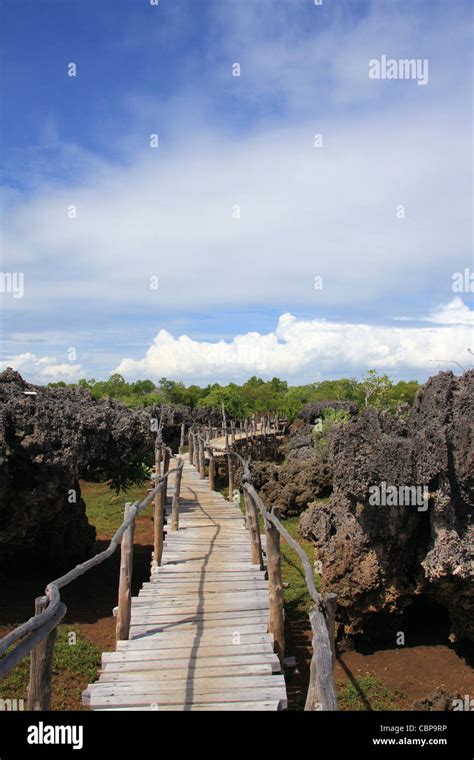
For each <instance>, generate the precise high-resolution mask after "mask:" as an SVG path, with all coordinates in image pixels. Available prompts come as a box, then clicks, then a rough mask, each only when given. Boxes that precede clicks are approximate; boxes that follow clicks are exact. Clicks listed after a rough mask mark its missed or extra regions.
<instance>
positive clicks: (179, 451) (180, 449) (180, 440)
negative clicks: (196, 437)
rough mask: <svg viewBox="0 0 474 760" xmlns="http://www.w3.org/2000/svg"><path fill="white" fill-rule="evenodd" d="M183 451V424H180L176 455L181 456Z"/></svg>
mask: <svg viewBox="0 0 474 760" xmlns="http://www.w3.org/2000/svg"><path fill="white" fill-rule="evenodd" d="M183 449H184V422H182V423H181V435H180V438H179V449H178V453H179V454H182V453H183Z"/></svg>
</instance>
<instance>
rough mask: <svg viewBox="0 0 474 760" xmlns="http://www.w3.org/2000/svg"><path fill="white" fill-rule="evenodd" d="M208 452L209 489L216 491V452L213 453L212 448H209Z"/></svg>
mask: <svg viewBox="0 0 474 760" xmlns="http://www.w3.org/2000/svg"><path fill="white" fill-rule="evenodd" d="M207 453H208V454H209V490H210V491H215V490H216V489H215V482H216V467H215V460H214V454H213V453H212V449H211V448H208V449H207Z"/></svg>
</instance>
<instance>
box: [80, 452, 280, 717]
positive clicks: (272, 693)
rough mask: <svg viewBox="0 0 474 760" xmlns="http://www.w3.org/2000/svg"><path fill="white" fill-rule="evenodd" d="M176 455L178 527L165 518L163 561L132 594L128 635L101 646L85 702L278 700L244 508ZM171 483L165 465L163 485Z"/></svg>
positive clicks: (163, 705)
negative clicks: (111, 648)
mask: <svg viewBox="0 0 474 760" xmlns="http://www.w3.org/2000/svg"><path fill="white" fill-rule="evenodd" d="M184 459H185V464H184V470H183V478H182V483H181V499H180V522H179V531H177V532H170V529H169V520H168V526H167V528H168V532H167V535H166V541H165V545H164V554H163V561H162V565H161V567H159V568H158V569H157V572H153V573H152V576H151V579H150V582H149V583H145V584H144V585H143V587H142V589H141V591H140V593H139V595H138V597H136V598H134V599H133V601H132V619H131V627H130V639H129V640H128V641H119V642H117V649H116V651H115V652H112V653H104V654H103V655H102V669H101V672H100V677H99V680H98V681H97V682H96V683H94V684H91V685H89V687H88V688H87V690H86V691H85V692H84V695H83V701H84V703H85V704H87V705H89V707H90V708H91V709H92V710H278V709H284V708H285V707H286V705H287V697H286V688H285V681H284V677H283V675H281V673H280V663H279V660H278V658H277V656H276V654H274V652H273V639H272V636H271V635H270V634H268V633H267V623H268V585H267V581H266V580H265V576H264V572H263V571H261V570H260V569H259V568H258V567H256V566H255V565H252V564H251V561H250V544H249V538H248V532H247V530H246V529H245V525H244V519H243V515H242V513H241V511H240V509H239V507H238V505H236V504H233V503H230V502H228V501H226V500H225V499H224V497H223V496H221V495H220V494H218V493H216V492H214V491H209V490H208V483H207V481H206V480H200V479H199V475H198V473H197V472H196V470H195V468H194V467H193V466H192V465H190V464H189V461H188V457H187V455H185V456H184ZM171 466H172V467H173V466H174V463H172V465H171ZM173 483H174V476H173V475H170V477H169V483H168V492H169V493H172V489H173Z"/></svg>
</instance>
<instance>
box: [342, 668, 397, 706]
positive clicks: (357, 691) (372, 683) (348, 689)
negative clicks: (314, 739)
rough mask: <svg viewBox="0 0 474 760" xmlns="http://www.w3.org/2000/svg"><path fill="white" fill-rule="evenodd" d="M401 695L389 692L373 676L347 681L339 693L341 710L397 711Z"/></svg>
mask: <svg viewBox="0 0 474 760" xmlns="http://www.w3.org/2000/svg"><path fill="white" fill-rule="evenodd" d="M402 698H403V693H402V692H401V691H400V690H399V689H396V690H394V691H390V689H387V687H386V686H384V685H383V684H382V683H381V682H380V681H379V680H378V678H375V676H361V677H360V678H356V679H355V682H354V681H348V682H347V683H346V684H345V686H344V687H343V688H342V689H341V690H340V691H339V694H338V702H339V707H340V709H341V710H377V711H378V710H399V709H400V700H401V699H402Z"/></svg>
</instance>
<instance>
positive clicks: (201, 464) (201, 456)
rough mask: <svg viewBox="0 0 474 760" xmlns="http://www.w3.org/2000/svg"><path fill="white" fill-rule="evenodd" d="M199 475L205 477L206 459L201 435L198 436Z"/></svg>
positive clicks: (202, 478)
mask: <svg viewBox="0 0 474 760" xmlns="http://www.w3.org/2000/svg"><path fill="white" fill-rule="evenodd" d="M199 477H200V478H201V480H204V478H205V477H206V460H205V457H204V441H203V439H202V436H199Z"/></svg>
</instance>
